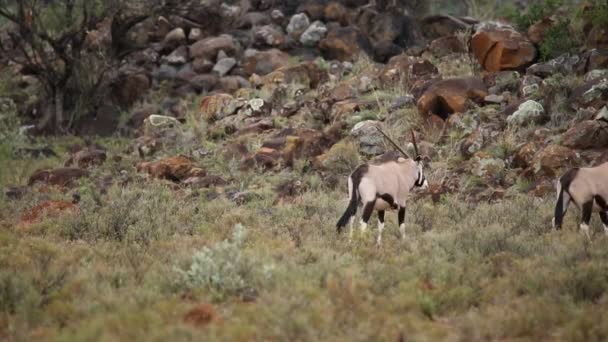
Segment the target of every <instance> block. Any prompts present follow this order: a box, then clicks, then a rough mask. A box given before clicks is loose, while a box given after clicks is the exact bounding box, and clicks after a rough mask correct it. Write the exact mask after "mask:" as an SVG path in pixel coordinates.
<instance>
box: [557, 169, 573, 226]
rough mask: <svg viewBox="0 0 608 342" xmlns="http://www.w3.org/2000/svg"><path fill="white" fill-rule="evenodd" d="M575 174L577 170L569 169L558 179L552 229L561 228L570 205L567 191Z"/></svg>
mask: <svg viewBox="0 0 608 342" xmlns="http://www.w3.org/2000/svg"><path fill="white" fill-rule="evenodd" d="M577 173H578V169H571V170H569V171H568V172H566V173H565V174H564V175H563V176H562V177H561V178H560V179H559V183H560V189H559V194H557V203H555V213H554V214H553V227H554V228H555V229H560V228H561V227H562V222H563V221H564V213H565V210H566V209H567V206H568V204H569V203H570V193H569V192H568V189H569V188H570V184H571V183H572V181H573V180H574V178H575V177H576V174H577Z"/></svg>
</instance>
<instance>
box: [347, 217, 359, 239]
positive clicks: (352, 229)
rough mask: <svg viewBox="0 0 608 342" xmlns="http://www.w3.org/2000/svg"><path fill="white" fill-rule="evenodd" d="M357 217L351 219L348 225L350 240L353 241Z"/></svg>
mask: <svg viewBox="0 0 608 342" xmlns="http://www.w3.org/2000/svg"><path fill="white" fill-rule="evenodd" d="M356 217H357V215H353V216H351V217H350V220H349V223H348V227H349V228H350V231H349V232H348V239H349V240H352V239H353V232H354V231H355V220H356Z"/></svg>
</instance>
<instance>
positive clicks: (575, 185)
mask: <svg viewBox="0 0 608 342" xmlns="http://www.w3.org/2000/svg"><path fill="white" fill-rule="evenodd" d="M571 201H572V202H574V204H575V205H576V206H577V207H578V208H579V209H580V210H581V225H580V229H581V230H582V231H583V232H584V233H585V235H586V236H587V238H590V236H589V221H591V214H592V213H593V212H594V211H595V212H598V213H599V216H600V219H601V220H602V223H603V225H604V233H605V234H606V235H608V213H607V212H608V162H605V163H603V164H600V165H598V166H595V167H581V168H575V169H570V170H568V171H567V172H566V173H565V174H564V175H563V176H562V177H560V179H559V180H558V181H557V203H556V204H555V214H554V216H553V227H554V228H555V229H560V228H561V226H562V222H563V219H564V215H565V214H566V211H567V210H568V205H569V204H570V202H571Z"/></svg>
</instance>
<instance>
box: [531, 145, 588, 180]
mask: <svg viewBox="0 0 608 342" xmlns="http://www.w3.org/2000/svg"><path fill="white" fill-rule="evenodd" d="M579 159H580V158H578V157H577V155H576V153H575V152H574V151H573V150H572V149H570V148H568V147H565V146H560V145H549V146H547V147H545V148H544V149H542V150H540V151H538V152H537V153H536V155H535V156H534V160H535V163H534V165H533V166H532V168H533V169H534V173H535V174H543V175H545V176H547V177H555V176H557V175H558V174H559V173H560V172H561V171H563V170H565V169H567V168H569V167H572V166H575V165H576V162H577V161H578V160H579Z"/></svg>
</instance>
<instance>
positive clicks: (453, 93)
mask: <svg viewBox="0 0 608 342" xmlns="http://www.w3.org/2000/svg"><path fill="white" fill-rule="evenodd" d="M487 95H488V89H487V88H486V85H485V84H484V82H483V81H482V80H481V79H480V78H476V77H468V78H451V79H447V80H441V81H438V82H436V83H434V84H433V85H431V86H430V87H429V88H428V89H427V90H426V91H425V92H424V93H423V94H422V96H421V97H420V98H419V99H418V103H417V106H418V112H420V114H423V115H430V114H435V115H438V116H439V117H441V118H443V119H444V120H445V119H447V118H448V117H449V116H450V114H452V113H456V112H464V111H465V110H466V104H467V101H468V100H472V101H474V102H481V101H483V99H484V98H485V97H486V96H487Z"/></svg>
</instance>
